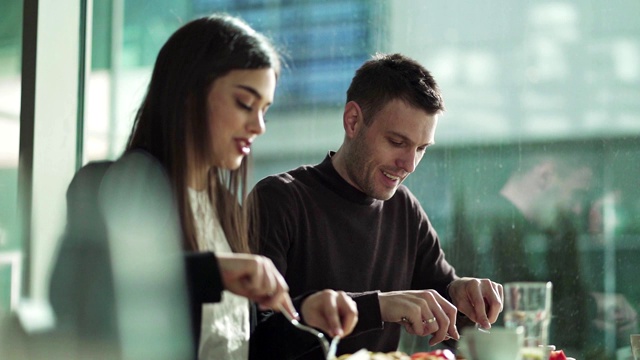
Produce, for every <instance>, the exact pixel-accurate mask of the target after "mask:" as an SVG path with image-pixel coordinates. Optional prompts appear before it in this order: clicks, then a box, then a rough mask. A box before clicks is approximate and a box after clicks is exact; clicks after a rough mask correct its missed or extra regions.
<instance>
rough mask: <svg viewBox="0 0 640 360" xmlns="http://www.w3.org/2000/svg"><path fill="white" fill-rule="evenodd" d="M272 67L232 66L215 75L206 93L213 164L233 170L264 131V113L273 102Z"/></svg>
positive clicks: (273, 73)
mask: <svg viewBox="0 0 640 360" xmlns="http://www.w3.org/2000/svg"><path fill="white" fill-rule="evenodd" d="M275 88H276V75H275V72H274V71H273V69H271V68H267V69H256V70H232V71H231V72H229V73H228V74H226V75H225V76H222V77H219V78H218V79H216V80H215V81H214V82H213V84H212V86H211V89H210V90H209V94H208V96H207V113H208V114H207V119H208V122H209V130H210V133H211V140H212V141H211V144H212V147H213V149H212V152H213V153H212V155H213V156H212V159H213V164H212V165H213V166H216V167H219V168H222V169H229V170H234V169H237V168H238V167H240V164H241V163H242V159H243V158H244V157H245V156H247V155H248V154H249V152H251V143H252V142H253V140H255V138H256V137H258V135H261V134H262V133H264V132H265V124H264V115H265V114H266V112H267V109H268V108H269V106H270V105H271V103H272V102H273V96H274V92H275Z"/></svg>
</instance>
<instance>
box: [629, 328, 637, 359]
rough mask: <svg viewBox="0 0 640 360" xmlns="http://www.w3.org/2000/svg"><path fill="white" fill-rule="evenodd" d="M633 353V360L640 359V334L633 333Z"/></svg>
mask: <svg viewBox="0 0 640 360" xmlns="http://www.w3.org/2000/svg"><path fill="white" fill-rule="evenodd" d="M629 337H630V340H631V353H632V354H633V360H640V334H631V335H630V336H629Z"/></svg>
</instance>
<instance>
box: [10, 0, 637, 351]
mask: <svg viewBox="0 0 640 360" xmlns="http://www.w3.org/2000/svg"><path fill="white" fill-rule="evenodd" d="M14 3H15V2H9V3H8V4H3V5H1V7H0V9H2V11H1V12H0V14H2V15H1V17H2V19H3V20H4V21H3V22H2V24H5V25H0V94H2V96H0V99H1V100H0V139H2V141H0V189H3V191H0V252H2V251H8V250H11V249H14V248H18V247H20V242H19V241H18V240H17V239H18V238H19V236H18V231H17V226H16V225H15V224H16V220H15V215H14V213H15V209H14V207H13V204H15V201H16V197H15V193H14V191H15V190H14V189H15V187H16V181H17V180H16V179H17V174H16V166H17V155H16V152H15V151H16V149H17V144H16V143H14V142H12V141H14V140H13V139H15V136H14V137H9V136H7V135H5V134H7V133H13V134H15V133H16V131H18V122H17V119H18V117H17V115H18V114H17V108H16V107H15V103H16V99H19V90H16V89H17V86H18V85H17V84H18V82H19V75H18V70H17V69H18V68H19V67H17V66H16V64H19V61H18V60H16V59H19V56H20V54H19V48H20V47H19V36H20V34H19V33H17V32H16V30H15V29H19V28H20V24H17V23H16V21H17V20H16V19H19V18H20V16H19V14H18V13H19V8H14V7H16V6H18V5H15V4H14ZM217 11H224V12H228V13H231V14H234V15H239V16H241V17H243V18H244V19H245V20H246V21H247V22H248V23H249V24H250V25H252V26H253V27H255V28H256V29H257V30H259V31H262V32H264V33H266V34H267V35H269V36H270V37H272V38H273V39H274V40H275V42H276V44H278V45H280V46H281V47H282V48H283V49H284V50H285V52H286V54H287V57H286V62H287V64H288V68H287V69H285V71H284V72H283V75H282V78H281V82H280V84H279V87H278V90H277V95H276V102H275V104H274V106H273V109H272V110H271V111H270V113H269V116H268V117H269V119H270V122H269V123H268V132H267V134H266V135H265V136H263V137H261V138H260V139H259V140H258V141H257V142H256V145H255V147H254V150H255V152H254V153H255V171H254V177H255V180H258V179H260V178H262V177H264V176H266V175H269V174H273V173H276V172H281V171H285V170H288V169H291V168H293V167H296V166H298V165H301V164H314V163H317V162H320V161H321V160H322V159H323V157H324V155H325V154H326V152H327V151H328V150H336V149H337V147H338V146H339V144H340V142H341V140H342V137H343V133H342V127H341V125H340V124H341V116H342V105H343V103H344V100H345V92H346V89H347V86H348V84H349V82H350V80H351V77H352V76H353V72H354V71H355V69H356V68H357V67H358V66H359V65H360V64H361V63H362V62H363V61H364V60H366V59H367V58H368V57H369V55H370V54H372V53H374V52H376V51H380V52H402V53H405V54H407V55H409V56H411V57H413V58H415V59H416V60H418V61H420V62H421V63H422V64H424V65H425V67H426V68H428V69H429V70H430V71H431V72H432V73H433V75H434V77H435V78H436V80H437V81H438V83H439V85H440V87H441V88H442V90H443V94H444V98H445V102H446V104H447V108H448V110H447V112H446V113H445V114H444V116H442V117H441V120H440V122H439V125H438V131H437V134H436V141H437V145H435V146H433V147H430V148H429V150H428V152H427V154H426V155H425V157H424V159H423V161H422V163H421V164H420V166H419V167H418V168H417V170H416V171H415V173H414V174H413V175H411V176H410V177H409V178H408V180H407V181H406V185H407V186H408V187H409V188H410V189H411V190H412V192H413V193H414V194H415V195H416V196H417V197H418V198H419V200H420V201H421V203H422V205H423V207H424V208H425V210H426V212H427V213H428V214H429V216H430V219H431V220H432V222H433V224H434V226H435V227H436V229H437V230H438V233H439V235H440V238H441V241H442V246H443V247H444V248H445V251H446V253H447V258H448V259H449V260H450V261H451V262H452V263H453V264H454V265H455V266H456V267H457V269H458V272H459V274H460V275H471V276H480V277H491V278H493V279H496V280H499V281H503V282H504V281H511V280H514V279H516V278H518V279H522V280H542V279H552V281H553V282H554V289H555V290H554V304H556V305H557V306H558V307H557V308H555V310H556V314H557V315H560V314H563V315H565V314H564V313H559V312H557V311H566V312H567V313H570V314H568V316H565V317H563V318H564V320H562V321H561V320H555V321H554V324H553V325H552V334H551V342H552V343H555V344H556V345H558V347H561V348H563V349H566V352H567V353H568V354H570V355H573V356H574V357H576V358H580V359H614V358H616V356H618V357H617V358H622V357H623V356H626V355H625V354H629V351H630V350H629V334H630V333H637V332H639V331H640V329H639V328H638V324H637V312H638V311H639V310H640V285H638V282H637V281H635V279H634V276H635V273H636V271H635V269H637V268H638V266H639V265H640V241H639V240H640V186H639V185H640V184H639V182H638V179H639V178H640V164H639V162H638V159H639V158H640V135H638V134H640V102H639V101H638V90H639V89H640V22H638V21H637V17H638V14H639V13H640V4H639V3H638V2H637V1H634V0H617V1H613V2H607V3H595V2H584V1H577V0H568V1H565V2H544V1H527V2H513V1H509V0H496V1H491V2H483V3H482V4H480V3H469V2H466V1H460V0H450V1H447V2H424V1H419V0H401V1H392V2H391V1H380V0H372V1H365V0H350V1H337V0H336V1H323V2H317V1H312V0H308V1H307V0H303V1H275V0H244V1H230V0H162V1H117V0H113V1H109V2H95V3H94V12H93V26H94V27H93V43H92V48H93V54H92V64H93V65H92V69H91V70H92V71H91V74H90V76H89V83H88V90H87V100H86V116H85V118H86V122H85V127H84V131H85V133H84V135H85V136H84V139H85V142H84V154H83V156H84V162H86V161H90V160H93V159H102V158H115V157H117V156H119V155H120V153H121V152H122V149H123V145H124V142H125V141H126V137H127V136H128V134H129V131H130V128H131V123H132V119H133V115H134V112H135V110H136V107H137V106H138V104H139V102H140V99H141V98H142V96H143V95H144V92H145V86H146V84H147V81H148V79H149V75H150V70H151V67H152V66H153V62H154V60H155V56H156V54H157V52H158V50H159V48H160V46H161V45H162V44H163V43H164V41H165V40H166V38H167V37H168V36H169V35H170V34H171V33H172V32H173V31H174V30H175V29H176V28H178V27H179V26H180V25H181V24H182V23H184V22H186V21H188V20H189V19H191V18H193V17H195V16H199V15H203V14H208V13H211V12H217ZM8 24H12V25H8ZM7 94H8V95H7ZM12 99H13V100H12ZM5 139H7V140H5ZM4 189H8V190H9V191H8V192H7V191H4ZM12 194H14V195H12ZM525 208H526V210H523V209H525ZM523 211H524V213H523ZM510 231H511V232H510ZM514 233H517V234H514ZM516 235H517V236H516ZM516 274H517V276H516ZM513 276H515V277H513ZM7 277H8V275H6V274H5V273H4V272H0V301H5V300H2V299H5V298H6V297H7V293H6V291H5V290H4V289H5V288H6V286H5V285H4V284H5V282H2V281H5V280H6V278H7ZM3 279H5V280H3ZM2 291H4V292H2ZM5 302H6V301H5ZM3 304H4V303H2V302H0V306H3ZM575 309H579V310H578V311H574V310H575ZM590 311H591V312H590ZM585 314H590V315H589V316H585ZM574 329H575V331H574ZM578 330H585V331H584V332H580V333H578ZM566 334H569V335H571V336H570V337H569V338H567V337H563V336H564V335H566ZM576 339H579V341H576ZM426 347H427V345H426V341H424V340H423V339H418V338H412V337H404V338H403V341H402V349H404V350H405V351H407V352H414V351H418V350H421V349H425V348H426Z"/></svg>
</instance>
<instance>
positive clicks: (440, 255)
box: [406, 189, 458, 300]
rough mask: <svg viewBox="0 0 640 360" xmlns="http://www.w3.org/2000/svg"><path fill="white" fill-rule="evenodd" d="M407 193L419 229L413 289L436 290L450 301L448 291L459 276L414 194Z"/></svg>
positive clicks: (411, 212)
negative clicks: (446, 256)
mask: <svg viewBox="0 0 640 360" xmlns="http://www.w3.org/2000/svg"><path fill="white" fill-rule="evenodd" d="M406 192H407V195H408V197H409V200H410V202H409V203H410V206H411V209H410V214H413V215H412V216H415V223H416V224H417V229H418V230H417V231H418V232H417V235H416V236H417V242H418V243H417V254H416V266H415V269H414V274H413V278H412V285H411V287H412V288H413V289H416V290H422V289H434V290H436V291H438V293H440V295H442V296H443V297H445V298H446V299H449V300H450V296H449V293H448V291H447V289H448V286H449V284H451V282H452V281H453V280H455V279H457V278H458V276H457V275H456V272H455V269H454V268H453V266H451V264H449V262H448V261H447V260H446V258H445V254H444V251H443V250H442V247H441V246H440V239H439V238H438V234H437V233H436V231H435V229H434V228H433V225H431V221H430V220H429V217H428V216H427V214H426V213H425V211H424V209H423V208H422V206H421V205H420V203H419V202H418V200H417V199H416V198H415V197H414V196H413V194H411V192H410V191H409V190H408V189H407V190H406Z"/></svg>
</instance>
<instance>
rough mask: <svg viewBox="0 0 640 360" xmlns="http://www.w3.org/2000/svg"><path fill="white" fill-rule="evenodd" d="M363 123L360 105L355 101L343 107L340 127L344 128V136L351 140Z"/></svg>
mask: <svg viewBox="0 0 640 360" xmlns="http://www.w3.org/2000/svg"><path fill="white" fill-rule="evenodd" d="M363 121H364V118H363V117H362V110H361V109H360V105H358V103H356V102H355V101H349V102H348V103H347V104H346V105H345V106H344V114H343V115H342V125H343V126H344V132H345V135H346V136H347V137H348V138H350V139H351V138H353V137H354V136H355V135H356V134H357V133H358V130H359V128H360V127H361V126H362V125H363Z"/></svg>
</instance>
